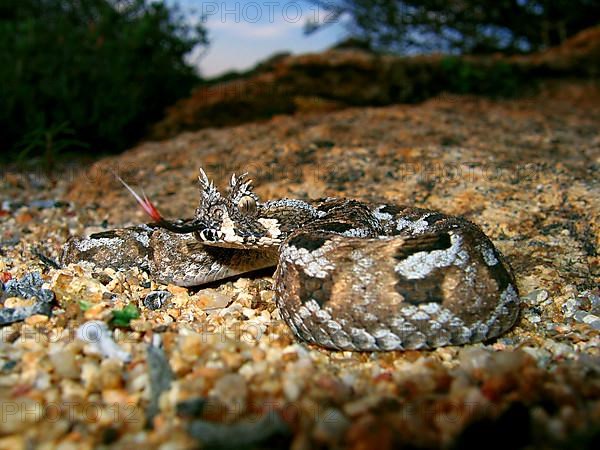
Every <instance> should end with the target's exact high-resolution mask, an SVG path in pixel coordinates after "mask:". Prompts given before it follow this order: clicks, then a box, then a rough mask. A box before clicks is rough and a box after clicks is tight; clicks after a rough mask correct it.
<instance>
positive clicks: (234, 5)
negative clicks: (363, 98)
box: [167, 0, 345, 77]
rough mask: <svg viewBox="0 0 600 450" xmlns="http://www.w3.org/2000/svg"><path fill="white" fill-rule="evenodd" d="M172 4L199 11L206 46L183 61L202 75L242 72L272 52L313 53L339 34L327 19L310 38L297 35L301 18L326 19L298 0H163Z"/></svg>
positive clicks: (300, 32) (339, 27)
mask: <svg viewBox="0 0 600 450" xmlns="http://www.w3.org/2000/svg"><path fill="white" fill-rule="evenodd" d="M167 3H169V4H178V5H179V7H180V8H181V10H182V11H183V12H184V13H185V14H186V15H187V16H188V17H189V18H190V20H195V18H197V17H199V16H200V15H202V14H204V15H205V16H206V17H207V19H206V22H205V26H206V28H207V30H208V33H209V39H210V46H209V48H208V50H207V51H206V52H204V53H203V54H200V53H199V52H195V53H193V54H192V55H190V56H189V60H190V61H191V62H192V63H193V64H194V65H196V66H198V68H199V72H200V74H201V75H202V76H205V77H212V76H216V75H220V74H222V73H224V72H227V71H229V70H244V69H249V68H250V67H252V66H254V65H255V64H256V63H257V62H259V61H261V60H264V59H266V58H268V57H269V56H271V55H273V54H274V53H278V52H282V51H290V52H292V53H294V54H299V53H309V52H319V51H322V50H324V49H326V48H328V47H330V46H332V45H333V44H335V43H336V42H338V41H340V40H341V39H343V38H344V36H345V29H344V26H343V23H339V22H337V23H332V24H330V25H329V26H327V27H325V28H324V29H322V30H319V31H317V32H315V33H313V34H311V35H310V36H306V35H304V33H303V26H304V24H305V23H306V21H307V20H309V19H312V18H319V19H320V20H321V21H323V20H324V19H326V13H325V12H324V11H322V10H319V9H318V8H317V6H315V5H313V4H311V3H309V2H306V1H299V0H296V1H294V0H256V1H253V0H225V1H221V0H216V1H201V0H167Z"/></svg>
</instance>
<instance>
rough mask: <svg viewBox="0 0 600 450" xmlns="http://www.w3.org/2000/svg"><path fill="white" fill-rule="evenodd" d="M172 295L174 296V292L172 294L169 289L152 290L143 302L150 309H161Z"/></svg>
mask: <svg viewBox="0 0 600 450" xmlns="http://www.w3.org/2000/svg"><path fill="white" fill-rule="evenodd" d="M171 297H173V294H171V293H170V292H169V291H152V292H150V293H148V295H146V297H145V298H144V302H143V303H144V306H145V307H146V308H148V309H152V310H155V309H160V308H162V307H163V306H164V304H165V302H166V301H167V300H168V299H169V298H171Z"/></svg>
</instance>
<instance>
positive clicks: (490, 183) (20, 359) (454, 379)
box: [0, 84, 600, 449]
mask: <svg viewBox="0 0 600 450" xmlns="http://www.w3.org/2000/svg"><path fill="white" fill-rule="evenodd" d="M598 123H600V94H599V91H598V88H597V86H594V85H590V84H569V85H559V86H558V87H557V89H556V90H548V91H547V92H544V94H543V95H542V96H539V97H531V98H525V99H521V100H513V101H498V102H492V101H489V100H482V99H479V98H474V97H458V96H450V95H443V96H439V97H436V98H434V99H432V100H429V101H427V102H425V103H423V104H420V105H413V106H389V107H384V108H362V109H347V110H344V111H339V112H334V113H320V114H313V115H308V116H303V117H296V118H293V117H277V118H275V119H273V120H271V121H269V122H266V123H262V124H249V125H245V126H240V127H234V128H228V129H221V130H214V129H207V130H203V131H198V132H194V133H186V134H182V135H179V136H178V137H176V138H174V139H171V140H167V141H164V142H148V143H144V144H141V145H140V146H139V147H137V148H135V149H132V150H130V151H129V152H127V153H125V154H123V155H121V156H119V157H113V158H108V159H103V160H101V161H99V162H98V163H96V164H95V165H94V166H92V167H91V168H89V169H86V170H85V171H81V170H80V169H78V168H74V169H72V170H71V171H70V172H64V173H61V174H59V175H60V176H57V177H55V180H54V181H53V180H51V179H48V178H46V177H44V176H41V175H40V174H18V173H15V174H10V173H9V174H5V176H4V177H3V178H2V179H1V185H0V192H2V195H3V198H6V199H10V200H11V201H13V202H21V203H23V205H24V206H21V207H20V208H18V209H11V210H6V211H4V212H3V213H2V214H0V230H1V235H0V239H1V240H2V242H3V244H2V251H1V253H0V274H2V279H3V280H4V281H6V280H7V279H8V278H14V279H17V278H20V277H22V276H23V275H24V274H26V273H29V272H32V271H39V272H42V278H43V279H44V282H45V284H44V287H47V288H48V289H52V290H53V291H54V292H55V293H57V304H56V305H55V306H54V308H53V311H52V316H51V317H46V316H40V315H36V316H31V317H29V318H27V319H25V321H22V322H16V323H13V324H10V325H7V326H5V327H4V328H2V329H1V341H0V400H1V402H2V405H3V411H2V414H3V417H2V418H1V419H2V420H0V447H3V446H4V447H11V448H33V447H40V448H41V447H43V446H44V445H45V446H48V447H50V446H59V445H62V447H61V448H71V447H73V446H76V447H78V448H93V447H99V446H102V445H113V446H116V447H117V448H123V447H126V446H131V445H136V446H139V445H140V444H141V445H144V446H145V447H147V448H196V447H197V445H198V441H202V436H203V435H204V433H209V434H210V439H209V443H211V444H214V445H217V444H218V445H225V444H226V440H227V439H226V436H227V433H228V432H229V433H232V434H236V436H235V441H234V440H232V441H231V442H235V443H236V445H247V446H260V445H263V446H264V445H267V444H265V442H268V443H269V444H268V445H271V446H274V445H275V446H280V447H282V448H287V447H289V446H290V445H291V446H293V448H297V449H300V448H311V447H315V446H322V447H328V448H333V447H336V448H339V447H347V448H356V449H359V448H395V447H399V446H413V447H433V446H440V445H443V446H455V445H456V446H460V445H469V444H473V443H475V442H478V443H479V444H481V441H480V440H479V439H481V438H482V437H483V438H484V439H485V440H486V442H488V441H489V442H493V443H494V445H495V446H505V447H515V446H524V445H530V446H534V447H541V446H546V447H566V446H568V445H577V446H579V447H583V446H586V445H591V443H592V442H594V439H596V440H597V439H598V434H597V433H598V431H597V424H598V423H599V422H600V415H599V411H600V352H599V350H598V349H599V344H600V338H599V330H598V323H600V322H599V320H600V290H599V289H598V284H599V282H600V269H599V264H598V263H599V260H598V244H599V243H600V225H599V224H600V217H599V216H600V188H599V184H598V181H597V171H598V167H599V165H600V134H599V131H598V127H597V124H598ZM200 166H202V167H204V168H205V170H206V171H207V172H208V174H209V175H210V176H211V177H213V178H214V179H215V180H216V181H220V182H221V183H222V186H223V185H224V184H225V183H226V181H227V177H228V175H229V174H230V173H231V172H232V171H238V172H241V171H248V172H250V174H251V175H252V177H253V178H254V180H255V185H256V187H257V192H258V194H260V195H262V197H263V199H268V198H277V197H283V196H288V197H297V198H307V197H320V196H326V195H330V196H348V197H356V198H361V199H365V200H377V199H379V200H381V199H385V200H389V201H394V202H397V203H408V204H414V205H416V206H422V207H429V208H435V209H439V210H442V211H445V212H448V213H451V214H463V215H466V216H467V217H468V218H469V219H471V220H473V221H474V222H476V223H478V224H479V225H481V227H482V228H483V229H484V230H485V232H486V233H487V234H488V235H489V236H490V238H491V239H492V240H493V241H494V242H495V243H496V245H497V246H498V247H499V248H500V249H501V250H502V251H503V253H504V254H505V255H506V257H507V259H508V260H509V261H510V263H511V264H512V266H513V268H514V271H515V275H516V277H517V283H518V286H519V290H520V292H521V294H522V296H523V305H522V314H521V319H520V320H519V322H518V323H517V325H516V327H515V328H514V329H513V330H512V331H511V332H509V333H507V334H506V335H504V336H502V337H501V338H499V339H497V340H495V341H492V342H488V343H485V344H478V345H471V346H464V347H447V348H441V349H438V350H435V351H423V352H417V351H410V352H404V353H401V352H392V353H378V354H370V353H349V352H329V351H324V350H320V349H318V348H312V347H307V346H305V345H303V344H301V343H298V342H296V341H295V340H294V339H293V336H292V333H291V331H290V330H289V329H288V328H287V327H286V326H285V324H284V323H283V322H282V320H281V318H280V317H279V313H278V311H277V309H276V307H275V305H274V302H273V292H272V290H271V282H272V279H271V277H270V275H269V274H268V273H267V274H259V275H257V276H254V277H252V278H239V279H236V280H231V281H227V282H224V283H220V284H216V285H211V286H210V287H209V288H206V289H194V290H187V289H183V288H179V287H176V286H170V285H168V286H165V285H160V284H158V283H156V281H155V280H151V279H149V278H148V275H147V274H146V273H145V272H144V271H143V270H141V269H140V268H138V267H135V266H133V267H129V268H126V269H124V270H122V271H114V270H108V269H105V270H97V269H95V268H94V267H91V266H90V265H88V264H82V265H78V264H71V265H69V266H68V267H63V268H61V269H56V268H52V267H50V266H48V265H47V264H45V263H44V261H43V260H40V258H39V256H38V255H39V254H40V253H41V254H45V255H46V256H48V257H49V258H52V259H57V256H58V252H59V250H60V247H61V246H62V245H63V244H64V242H65V241H66V240H67V238H68V237H69V236H70V235H74V234H84V233H92V232H98V231H102V230H103V229H104V230H105V229H107V228H111V227H113V226H121V225H131V224H135V223H141V222H143V221H145V220H146V219H145V218H144V216H143V214H142V213H141V212H140V211H139V210H138V209H137V207H136V206H135V204H134V201H133V199H131V198H130V196H129V194H128V193H127V192H125V191H124V190H123V189H122V187H121V186H120V184H119V183H118V182H117V181H116V180H115V179H114V177H113V175H112V172H111V170H116V171H117V172H118V173H119V174H120V175H121V176H122V177H123V178H124V179H126V180H127V181H128V182H131V183H132V184H137V185H139V186H140V187H141V186H143V187H144V188H145V190H146V192H147V194H148V196H149V197H150V198H152V199H153V200H154V201H155V202H156V204H157V205H158V207H159V208H161V209H162V210H163V212H164V213H165V214H166V215H168V216H189V215H190V214H192V213H193V210H194V208H195V206H196V201H197V199H196V190H197V187H196V176H197V171H198V167H200ZM42 197H47V198H48V199H50V200H52V199H56V200H61V201H64V200H68V201H70V202H71V203H70V204H69V205H68V206H64V205H63V204H61V205H60V206H58V207H50V208H42V209H40V208H38V207H33V206H28V205H31V201H32V200H35V199H39V198H42ZM154 291H165V292H168V294H166V293H165V294H163V296H162V297H161V301H160V305H158V306H157V307H156V308H155V309H154V307H153V308H150V307H147V306H148V302H149V300H147V299H148V296H149V295H156V294H151V293H152V292H154ZM131 303H133V304H134V305H135V306H137V308H138V309H139V310H140V312H141V316H140V317H139V318H134V319H132V320H131V322H130V323H129V327H128V328H116V327H114V326H112V325H111V327H112V328H113V329H112V335H111V339H112V340H113V341H114V343H115V344H116V345H117V346H118V348H119V349H121V350H122V351H123V352H126V353H127V354H128V355H130V358H111V357H106V356H103V355H102V354H99V353H98V352H97V351H95V348H94V345H93V343H89V342H87V341H82V340H80V339H77V335H76V330H77V329H78V328H79V327H80V326H81V325H82V324H84V323H86V322H88V321H96V320H100V321H102V322H104V323H107V324H110V323H111V318H112V311H113V310H122V309H123V308H124V307H125V306H126V305H128V304H131ZM157 335H160V337H161V338H160V339H157V337H158V336H157ZM157 341H160V342H162V352H164V358H163V359H164V361H167V362H168V366H170V368H168V367H166V365H165V364H164V361H163V363H162V365H163V366H165V367H164V370H165V371H166V372H169V373H171V375H170V383H169V384H165V385H164V386H163V387H162V388H161V389H160V390H158V391H160V397H159V398H158V399H154V398H153V397H152V392H153V391H152V389H151V388H149V386H150V384H151V383H150V382H149V380H150V379H151V378H152V377H154V375H153V373H154V372H153V370H154V369H150V366H152V365H153V364H154V363H153V362H152V361H149V359H148V346H149V345H150V344H151V343H153V342H154V343H155V342H157ZM154 391H157V390H156V389H155V390H154ZM158 391H157V392H158ZM182 405H196V406H194V407H193V408H191V407H187V406H186V407H185V408H184V407H182ZM186 411H187V412H186ZM273 414H275V415H276V416H273ZM149 417H151V418H152V420H151V423H150V425H151V427H150V428H147V427H146V425H147V420H148V418H149ZM242 429H243V430H246V429H248V430H251V433H249V434H248V433H246V432H241V431H240V430H242ZM207 430H208V431H207ZM274 430H275V431H274ZM507 430H510V431H507ZM207 436H208V435H207ZM253 436H254V437H253ZM256 436H261V437H264V439H265V440H260V442H258V441H257V440H256ZM232 439H233V438H232ZM261 439H262V438H261ZM215 443H217V444H215Z"/></svg>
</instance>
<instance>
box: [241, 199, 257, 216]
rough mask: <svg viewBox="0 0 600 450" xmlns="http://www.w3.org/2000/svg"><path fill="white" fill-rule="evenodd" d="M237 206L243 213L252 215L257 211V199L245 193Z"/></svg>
mask: <svg viewBox="0 0 600 450" xmlns="http://www.w3.org/2000/svg"><path fill="white" fill-rule="evenodd" d="M237 206H238V208H239V210H240V211H241V212H242V213H243V214H247V215H251V214H254V213H255V212H256V200H255V199H254V198H253V197H250V196H249V195H244V196H243V197H242V198H241V199H240V201H239V202H238V205H237Z"/></svg>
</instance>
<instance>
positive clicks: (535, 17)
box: [306, 0, 600, 54]
mask: <svg viewBox="0 0 600 450" xmlns="http://www.w3.org/2000/svg"><path fill="white" fill-rule="evenodd" d="M310 1H311V2H312V3H315V4H317V5H318V6H319V7H320V8H322V9H324V10H325V11H328V14H327V15H326V17H328V19H329V21H330V23H331V22H333V21H335V19H337V18H341V17H343V16H345V17H350V23H349V25H350V33H351V35H353V36H355V37H357V38H359V39H363V40H366V41H368V42H369V43H370V44H371V47H372V48H374V49H376V50H384V51H390V50H391V51H396V52H401V53H410V52H415V51H418V52H423V51H425V52H430V51H442V52H447V53H456V52H460V53H480V54H481V53H493V52H497V51H502V52H505V53H520V52H530V51H535V50H539V49H542V48H546V47H550V46H553V45H558V44H560V43H561V42H563V41H564V40H565V39H567V38H568V37H570V36H572V35H574V34H576V33H577V32H579V31H581V30H583V29H585V28H588V27H591V26H594V25H597V24H598V21H599V17H600V2H598V0H518V1H515V0H325V1H324V0H310ZM323 25H324V24H319V23H314V22H309V23H308V24H307V26H306V32H307V33H311V32H314V31H315V30H318V29H319V28H320V27H321V26H323Z"/></svg>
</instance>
